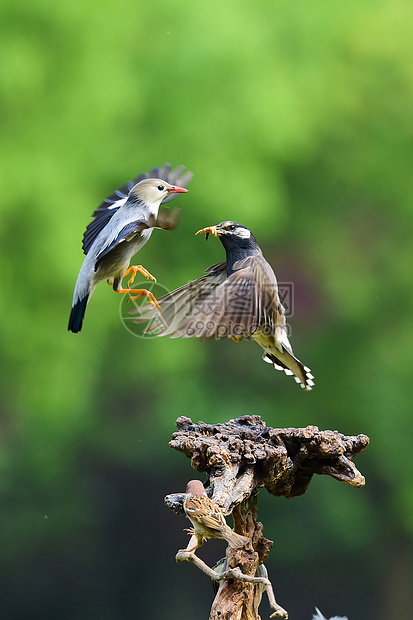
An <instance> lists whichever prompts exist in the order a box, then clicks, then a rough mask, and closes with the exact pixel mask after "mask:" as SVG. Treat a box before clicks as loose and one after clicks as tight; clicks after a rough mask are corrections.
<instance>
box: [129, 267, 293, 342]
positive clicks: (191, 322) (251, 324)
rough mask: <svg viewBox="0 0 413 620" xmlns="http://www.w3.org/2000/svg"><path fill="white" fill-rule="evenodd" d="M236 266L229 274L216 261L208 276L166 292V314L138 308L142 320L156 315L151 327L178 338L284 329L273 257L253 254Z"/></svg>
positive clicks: (246, 334) (237, 336)
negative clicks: (253, 255) (270, 258)
mask: <svg viewBox="0 0 413 620" xmlns="http://www.w3.org/2000/svg"><path fill="white" fill-rule="evenodd" d="M233 270H234V271H233V273H232V274H231V275H230V276H229V278H227V274H226V264H225V263H220V264H219V265H214V266H213V267H212V268H210V269H209V270H208V272H209V273H208V274H207V275H206V276H203V277H202V278H198V280H194V281H193V282H189V283H188V284H186V285H184V286H182V287H180V288H179V289H176V290H175V291H172V293H169V294H168V295H165V296H164V297H161V298H160V299H159V300H158V301H159V304H160V306H161V308H162V312H161V313H158V314H155V312H154V311H152V310H151V309H149V310H148V312H146V306H143V307H141V308H139V309H135V310H134V311H132V313H134V314H137V313H139V312H140V313H142V315H141V316H140V317H139V318H138V319H137V320H136V322H143V321H144V320H145V319H146V320H148V319H150V318H154V317H155V320H154V321H153V322H152V323H151V324H150V325H149V326H148V327H147V328H146V329H145V332H146V333H157V334H158V335H160V336H166V335H169V336H171V337H172V338H178V337H183V338H189V337H193V336H194V337H197V338H201V339H204V338H230V337H233V338H234V339H236V340H241V339H242V338H245V337H246V338H249V337H251V336H252V335H253V334H254V333H255V332H256V331H257V330H259V331H265V332H267V333H268V335H271V334H275V332H276V329H277V327H278V328H283V327H284V325H285V317H284V308H283V307H282V305H281V303H280V301H279V298H278V292H277V281H276V278H275V275H274V272H273V271H272V269H271V267H270V266H269V265H268V263H267V261H266V260H265V259H264V258H263V257H262V258H261V259H258V260H257V257H250V256H249V257H247V258H244V259H242V260H240V261H238V262H236V263H235V264H234V265H233Z"/></svg>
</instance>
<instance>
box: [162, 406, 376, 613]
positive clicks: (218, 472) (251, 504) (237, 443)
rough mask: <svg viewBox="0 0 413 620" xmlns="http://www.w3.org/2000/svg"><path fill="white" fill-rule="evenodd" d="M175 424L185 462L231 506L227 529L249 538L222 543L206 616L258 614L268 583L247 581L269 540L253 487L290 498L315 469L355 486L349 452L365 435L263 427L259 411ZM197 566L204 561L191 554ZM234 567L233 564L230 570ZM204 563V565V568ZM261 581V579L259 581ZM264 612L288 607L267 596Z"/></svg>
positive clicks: (225, 507)
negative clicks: (222, 564) (235, 545)
mask: <svg viewBox="0 0 413 620" xmlns="http://www.w3.org/2000/svg"><path fill="white" fill-rule="evenodd" d="M177 428H178V431H177V432H175V433H174V434H173V436H172V440H171V442H170V446H171V447H173V448H175V449H176V450H179V451H180V452H183V453H184V454H186V456H188V457H189V458H190V459H191V465H192V467H193V468H194V469H196V470H197V471H199V472H205V473H206V474H207V480H206V482H205V483H204V486H205V488H206V491H207V494H208V496H209V497H210V498H211V499H212V501H213V502H214V503H215V504H217V505H218V506H219V507H220V508H221V509H222V511H223V513H224V514H225V515H228V514H232V517H233V520H234V530H235V531H236V532H237V533H239V534H243V535H246V536H249V537H250V539H251V544H250V545H247V546H246V547H244V548H243V549H230V548H228V549H227V556H226V568H227V570H228V571H229V573H228V574H224V578H222V577H221V578H220V582H219V583H220V585H219V588H218V592H217V595H216V597H215V600H214V603H213V605H212V609H211V614H210V620H260V616H259V615H258V606H259V602H260V600H261V595H262V591H263V588H265V585H267V589H270V586H268V584H264V582H262V580H261V582H260V580H257V583H253V582H251V581H252V579H253V578H254V577H256V573H257V569H258V567H259V566H260V565H262V563H263V562H264V561H265V559H266V557H267V556H268V553H269V551H270V549H271V546H272V544H273V543H272V541H270V540H268V539H267V538H265V537H264V535H263V533H262V530H263V525H262V523H260V522H259V521H258V520H257V516H258V511H257V501H256V500H257V491H258V488H260V487H265V488H266V489H267V491H268V492H269V493H271V494H272V495H274V496H281V495H283V496H284V497H287V498H291V497H294V496H296V495H302V494H303V493H305V491H306V490H307V488H308V485H309V484H310V481H311V478H312V476H313V475H314V474H328V475H329V476H332V477H333V478H336V479H337V480H341V481H343V482H347V483H348V484H350V485H352V486H354V487H362V486H363V485H364V483H365V480H364V477H363V476H362V475H361V474H360V472H359V471H358V470H357V469H356V467H355V465H354V463H353V462H352V458H353V457H354V456H355V455H356V454H358V453H359V452H361V451H362V450H364V449H365V448H366V447H367V445H368V443H369V438H368V437H367V436H366V435H357V436H356V437H347V436H345V435H342V434H341V433H339V432H338V431H329V430H327V431H320V430H319V429H318V428H317V427H316V426H307V427H306V428H285V429H275V428H271V427H267V426H266V424H265V422H264V421H263V420H261V417H260V416H258V415H253V416H242V417H240V418H236V419H235V420H230V421H229V422H226V423H223V424H206V423H204V422H198V423H193V422H192V420H191V419H190V418H186V417H180V418H178V420H177ZM184 497H185V494H184V493H174V494H171V495H168V496H167V497H166V498H165V502H166V504H167V506H169V508H171V509H172V510H174V511H175V512H177V513H178V514H184V512H183V507H182V504H183V500H184ZM192 556H193V554H188V553H182V552H180V553H178V554H177V561H182V560H185V559H186V560H189V561H194V559H193V557H192ZM195 564H197V565H198V567H199V568H201V570H204V572H207V574H210V573H208V571H207V570H206V569H208V567H206V565H205V564H204V565H203V566H202V565H201V564H203V563H202V561H199V562H197V561H195ZM233 569H239V571H241V574H240V573H239V572H235V573H234V572H232V573H231V571H232V570H233ZM209 570H211V569H209ZM263 584H264V585H263ZM269 595H270V597H269V598H270V604H271V606H272V608H273V609H274V613H273V614H272V616H271V617H284V618H286V617H287V615H288V614H287V612H286V611H285V610H284V609H283V608H282V607H280V606H278V605H277V604H276V603H275V599H274V600H273V602H271V589H270V592H269Z"/></svg>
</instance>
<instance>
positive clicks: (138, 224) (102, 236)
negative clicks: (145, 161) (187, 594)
mask: <svg viewBox="0 0 413 620" xmlns="http://www.w3.org/2000/svg"><path fill="white" fill-rule="evenodd" d="M171 168H172V166H171V164H165V165H164V166H163V167H162V168H153V169H152V170H151V171H150V172H148V173H144V174H141V175H140V176H139V177H137V178H136V179H135V180H134V181H133V182H128V183H126V185H124V186H123V187H122V188H121V189H119V190H116V191H115V192H114V193H113V194H112V195H111V196H109V198H107V199H106V200H105V201H104V202H103V203H102V204H101V205H100V206H99V207H98V208H97V209H96V211H95V212H94V213H93V215H92V217H93V218H94V219H93V221H92V222H91V223H90V224H89V226H88V227H87V228H86V231H85V234H84V235H83V251H84V253H85V254H86V258H85V260H84V261H83V265H82V267H81V269H80V272H79V275H78V278H77V281H76V286H75V291H74V295H73V303H72V311H71V313H70V318H69V326H68V329H69V331H71V332H73V333H76V332H79V331H80V330H81V329H82V323H83V318H84V315H85V311H86V304H87V303H88V301H89V299H90V298H91V296H92V293H93V291H94V289H95V287H96V285H97V284H98V283H99V282H101V281H102V280H107V282H108V284H110V285H111V286H113V290H114V291H116V292H117V293H129V294H133V295H135V299H136V298H137V297H141V296H142V295H146V297H147V298H148V301H149V302H150V303H151V305H152V306H154V307H159V306H158V302H157V301H156V299H155V297H154V296H153V294H152V293H151V292H149V291H147V290H146V289H131V288H130V286H131V284H132V282H133V281H134V279H135V276H136V273H137V272H139V273H141V274H142V275H143V276H145V277H146V278H150V279H152V280H155V278H154V277H153V276H152V275H151V274H150V273H149V271H147V270H146V269H145V268H144V267H142V265H134V266H132V267H129V263H130V261H131V259H132V257H133V256H134V255H135V254H136V252H138V251H139V250H140V249H141V248H142V246H143V245H145V243H146V242H147V241H148V239H149V237H150V236H151V234H152V232H153V229H154V228H164V229H167V230H168V229H171V228H173V227H174V225H175V223H176V221H175V220H176V213H175V211H176V210H174V211H172V213H171V214H169V215H168V214H167V211H168V210H165V212H164V213H162V212H161V213H159V215H158V212H159V207H160V205H161V203H164V202H167V201H168V200H171V199H172V198H174V197H175V196H176V194H178V193H182V192H187V191H188V190H187V189H186V185H187V184H188V183H189V182H190V181H191V179H192V177H193V174H192V172H189V171H185V168H184V166H179V167H178V168H175V169H174V170H171ZM129 274H131V277H130V279H129V281H128V284H127V288H123V287H122V279H123V278H124V277H125V276H127V275H129Z"/></svg>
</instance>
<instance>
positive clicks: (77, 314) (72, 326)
mask: <svg viewBox="0 0 413 620" xmlns="http://www.w3.org/2000/svg"><path fill="white" fill-rule="evenodd" d="M88 299H89V293H87V294H86V295H85V297H82V299H78V300H77V302H76V303H75V304H74V306H73V307H72V311H71V313H70V317H69V325H68V327H67V329H68V330H69V331H70V332H73V333H74V334H76V333H77V332H80V330H81V329H82V324H83V318H84V316H85V312H86V305H87V301H88Z"/></svg>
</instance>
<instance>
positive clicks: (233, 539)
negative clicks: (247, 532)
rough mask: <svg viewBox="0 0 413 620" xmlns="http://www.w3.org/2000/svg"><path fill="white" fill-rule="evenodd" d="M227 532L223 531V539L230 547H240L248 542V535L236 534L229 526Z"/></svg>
mask: <svg viewBox="0 0 413 620" xmlns="http://www.w3.org/2000/svg"><path fill="white" fill-rule="evenodd" d="M228 529H229V532H226V533H225V540H226V541H227V542H228V543H229V546H230V547H231V548H232V549H240V548H241V547H245V545H246V544H247V542H249V540H250V539H249V538H248V536H241V534H236V533H235V532H234V531H233V530H231V528H228Z"/></svg>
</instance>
